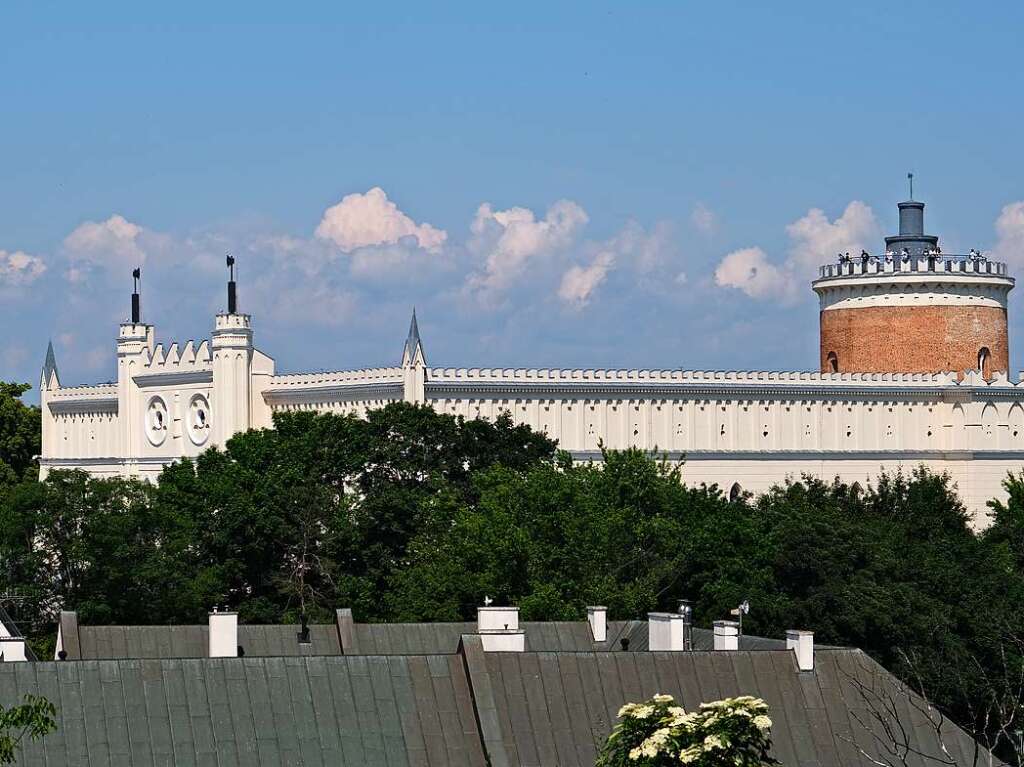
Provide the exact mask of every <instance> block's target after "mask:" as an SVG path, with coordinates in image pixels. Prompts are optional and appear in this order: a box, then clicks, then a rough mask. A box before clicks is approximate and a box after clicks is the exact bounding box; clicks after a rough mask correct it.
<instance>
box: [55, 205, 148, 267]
mask: <svg viewBox="0 0 1024 767" xmlns="http://www.w3.org/2000/svg"><path fill="white" fill-rule="evenodd" d="M166 243H167V237H166V236H164V235H159V234H156V233H154V232H151V231H149V230H147V229H145V228H143V227H142V226H139V225H138V224H135V223H132V222H131V221H129V220H128V219H126V218H125V217H124V216H122V215H120V214H116V213H115V214H114V215H112V216H111V217H110V218H108V219H107V220H106V221H86V222H84V223H82V224H79V226H77V227H76V228H75V229H74V231H72V232H71V234H69V235H68V236H67V237H65V238H64V251H65V253H66V254H67V256H68V260H69V265H68V271H67V275H66V276H67V278H68V280H70V281H71V282H83V281H85V280H86V279H87V278H88V277H89V275H90V274H91V273H93V272H96V271H99V270H103V269H110V270H114V271H124V270H125V269H129V268H133V267H136V266H139V265H141V264H144V263H145V262H146V259H147V257H148V256H149V255H150V254H151V253H152V252H154V251H156V250H160V249H161V248H163V247H165V246H166Z"/></svg>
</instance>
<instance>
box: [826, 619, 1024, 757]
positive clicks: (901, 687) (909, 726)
mask: <svg viewBox="0 0 1024 767" xmlns="http://www.w3.org/2000/svg"><path fill="white" fill-rule="evenodd" d="M1020 650H1021V642H1020V640H1019V639H1016V638H1012V637H1011V638H1009V642H1008V643H1007V644H1006V645H1003V646H1002V648H1001V653H1000V654H1001V664H1000V666H1001V668H1000V669H999V670H998V672H997V673H992V672H991V671H990V670H989V669H987V668H985V666H984V665H983V664H981V663H980V662H978V660H977V659H976V658H973V659H972V663H971V664H970V665H969V666H968V667H967V668H966V669H962V668H950V669H947V673H948V674H949V675H950V676H952V677H953V678H954V679H955V680H956V681H957V682H958V684H959V690H960V694H961V695H962V696H963V700H964V705H965V707H966V708H968V709H969V710H970V712H971V717H970V720H969V721H968V722H967V733H968V735H969V736H970V739H969V740H967V739H965V738H964V737H963V734H962V733H961V732H960V731H959V729H958V728H957V727H956V726H955V725H954V724H953V723H952V722H951V721H950V720H949V719H948V717H947V716H946V714H945V713H944V712H943V710H942V708H941V707H939V706H937V705H936V704H935V702H934V701H933V700H932V698H931V697H930V695H929V692H928V689H927V685H926V684H925V682H924V677H923V675H922V674H921V673H920V671H919V662H918V661H919V659H918V658H917V657H916V656H914V655H908V654H906V653H904V654H903V666H904V668H906V669H909V678H908V680H907V682H906V683H905V682H902V681H900V680H898V679H896V678H895V677H893V676H892V675H891V674H889V673H887V672H886V671H885V670H884V669H882V667H881V666H879V665H878V664H876V663H874V662H872V661H870V660H867V659H864V658H862V659H861V660H860V661H859V663H860V670H859V671H860V673H856V674H853V673H848V672H846V677H847V682H848V684H849V685H850V687H851V688H852V689H853V690H854V691H855V693H856V695H857V697H858V698H859V699H860V701H861V705H860V706H858V707H855V708H851V710H850V716H851V718H852V719H853V720H854V721H855V722H856V723H857V725H858V726H859V728H860V729H861V730H862V731H863V732H864V733H866V734H867V736H868V737H867V738H866V739H858V738H856V737H853V736H850V737H847V738H846V740H847V741H848V742H849V743H851V744H852V745H853V746H854V747H855V748H856V749H857V750H858V752H859V753H860V754H861V755H862V756H863V757H864V758H865V759H866V760H867V762H868V763H870V764H874V765H877V767H910V765H920V764H926V765H929V764H930V765H936V767H939V766H941V765H946V766H947V767H962V766H963V765H970V766H971V767H982V766H983V765H984V767H992V765H994V764H997V763H998V756H997V755H1000V754H1001V755H1002V756H1004V757H1005V758H1006V759H1008V760H1012V761H1010V762H1009V763H1011V764H1020V763H1021V757H1022V752H1021V746H1020V738H1019V733H1020V730H1021V717H1022V716H1024V665H1022V664H1021V657H1020ZM968 674H970V675H973V676H974V677H975V678H974V679H972V680H971V681H970V682H968V681H967V675H968ZM979 681H980V683H981V684H980V686H981V687H982V688H983V689H982V690H979V689H978V688H979ZM921 732H926V733H928V738H927V742H928V744H929V745H927V746H926V745H925V743H923V742H922V741H921V739H920V738H919V737H918V734H919V733H921ZM862 741H866V742H862ZM965 746H966V748H965Z"/></svg>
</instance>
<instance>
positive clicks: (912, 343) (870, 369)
mask: <svg viewBox="0 0 1024 767" xmlns="http://www.w3.org/2000/svg"><path fill="white" fill-rule="evenodd" d="M820 323H821V333H820V338H821V370H822V372H829V371H830V370H831V369H832V367H831V364H830V361H829V354H830V353H831V352H834V353H835V354H836V356H837V358H838V366H839V372H841V373H937V372H943V371H949V370H955V371H964V370H973V369H975V368H977V366H978V352H979V351H980V350H981V348H982V347H988V350H989V353H990V355H991V356H990V364H989V365H988V366H986V370H985V371H984V373H985V375H986V377H987V376H989V375H991V374H992V373H994V372H996V371H1003V372H1005V371H1007V370H1009V352H1008V343H1007V332H1006V310H1005V309H1003V308H999V307H992V306H871V307H863V308H858V309H827V310H825V311H823V312H821V317H820Z"/></svg>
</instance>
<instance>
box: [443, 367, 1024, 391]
mask: <svg viewBox="0 0 1024 767" xmlns="http://www.w3.org/2000/svg"><path fill="white" fill-rule="evenodd" d="M427 380H428V381H429V382H430V383H464V382H466V383H468V382H479V383H522V384H531V383H561V384H566V383H568V384H594V383H598V384H600V383H609V384H615V383H663V384H724V385H729V384H738V385H739V384H773V385H792V386H801V385H803V386H806V385H807V384H816V385H835V386H843V387H849V386H851V385H852V386H858V385H859V386H865V387H877V386H879V385H881V386H903V387H905V386H911V387H913V386H915V385H916V386H921V387H929V388H932V387H936V386H980V387H1006V386H1018V385H1022V383H1024V373H1022V374H1021V382H1018V383H1016V384H1015V383H1011V382H1010V381H1009V380H1008V379H1007V377H1006V376H1005V375H1003V374H996V375H995V376H993V377H992V379H991V380H988V381H986V380H985V379H984V378H982V377H981V376H980V375H978V374H977V371H966V372H964V373H962V374H960V373H957V372H953V371H950V372H944V373H819V372H811V371H800V372H785V371H735V370H709V371H702V370H601V369H568V370H566V369H547V368H430V369H429V370H428V371H427ZM1022 388H1024V387H1022Z"/></svg>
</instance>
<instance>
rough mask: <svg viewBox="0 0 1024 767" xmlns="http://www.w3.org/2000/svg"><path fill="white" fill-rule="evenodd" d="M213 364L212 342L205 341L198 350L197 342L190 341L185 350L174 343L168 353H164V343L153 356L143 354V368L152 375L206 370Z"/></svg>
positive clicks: (158, 345)
mask: <svg viewBox="0 0 1024 767" xmlns="http://www.w3.org/2000/svg"><path fill="white" fill-rule="evenodd" d="M212 364H213V358H212V356H211V355H210V342H209V341H205V340H204V341H202V342H200V344H199V346H198V348H197V347H196V345H195V342H194V341H191V340H190V341H188V342H186V344H185V346H184V348H181V349H180V350H179V348H178V343H177V342H176V341H173V342H171V345H170V347H168V349H167V351H166V352H164V345H163V344H162V343H158V344H157V345H156V347H155V348H154V349H153V353H152V354H151V355H150V354H149V353H148V352H143V366H144V367H145V368H146V370H147V372H150V373H159V372H161V371H167V372H172V373H178V372H182V371H188V370H206V369H209V368H210V366H211V365H212Z"/></svg>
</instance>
